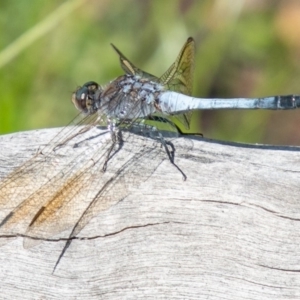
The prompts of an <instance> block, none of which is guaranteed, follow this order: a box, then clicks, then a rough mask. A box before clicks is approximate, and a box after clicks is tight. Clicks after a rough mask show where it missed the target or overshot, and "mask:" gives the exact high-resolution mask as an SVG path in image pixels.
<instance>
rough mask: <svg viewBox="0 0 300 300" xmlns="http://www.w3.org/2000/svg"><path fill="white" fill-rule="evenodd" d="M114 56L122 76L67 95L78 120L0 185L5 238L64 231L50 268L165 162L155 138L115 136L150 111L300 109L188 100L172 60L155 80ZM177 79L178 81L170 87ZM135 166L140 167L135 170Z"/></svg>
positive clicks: (29, 238) (289, 103)
mask: <svg viewBox="0 0 300 300" xmlns="http://www.w3.org/2000/svg"><path fill="white" fill-rule="evenodd" d="M193 44H194V42H193V40H191V39H188V41H187V43H186V44H185V46H184V47H183V50H182V51H181V55H179V59H178V58H177V61H178V62H180V61H182V62H183V61H185V62H186V61H187V65H188V66H189V67H191V66H192V64H191V60H189V59H187V60H186V59H181V57H183V56H185V55H187V53H193V50H191V49H192V48H193V47H192V46H193ZM190 47H191V48H190ZM186 49H187V50H186ZM191 55H192V57H193V54H191ZM120 61H121V66H123V67H124V68H125V67H126V68H127V69H126V70H125V73H126V74H124V75H121V76H119V77H117V78H116V79H114V80H112V81H111V82H110V83H108V84H107V85H106V86H104V87H102V86H101V85H99V84H98V83H96V82H94V81H89V82H87V83H86V84H84V85H83V86H82V87H79V88H78V89H77V90H76V91H75V92H74V93H73V94H72V102H73V104H74V105H75V107H76V108H77V109H78V110H79V111H80V113H82V114H83V115H84V116H85V117H84V118H83V119H79V120H78V119H76V120H75V123H76V124H77V125H76V126H67V127H65V128H63V129H62V131H61V132H60V133H59V134H58V135H57V136H55V137H54V138H53V140H52V141H51V142H49V144H48V145H46V146H45V148H43V149H42V150H41V151H39V152H38V153H37V154H36V155H35V156H34V157H33V158H32V159H30V160H29V161H27V162H25V163H24V164H23V165H22V166H20V167H18V168H17V169H16V170H15V171H13V172H12V173H11V174H9V175H8V176H7V177H5V178H4V179H3V180H2V182H1V184H0V209H1V211H3V212H4V213H2V214H1V215H0V236H2V237H8V238H9V239H12V238H15V237H17V236H22V237H23V238H24V242H23V245H24V247H25V248H30V247H33V246H35V245H37V244H38V243H40V242H42V241H50V240H51V238H53V237H57V236H59V234H61V233H62V232H64V231H66V230H67V238H65V240H66V243H65V246H64V247H63V250H62V252H61V255H60V257H59V258H58V260H57V262H56V264H55V267H54V269H55V268H56V267H57V265H58V263H59V262H60V260H61V258H62V257H63V255H64V253H65V252H66V250H67V249H68V247H69V246H70V244H71V241H72V240H73V239H74V238H75V237H76V236H78V234H79V233H80V232H81V230H82V229H83V228H84V227H85V226H86V225H87V224H88V223H89V222H90V220H91V219H92V218H93V217H95V216H96V215H98V214H99V213H100V212H101V211H103V210H106V209H108V208H110V207H111V206H112V205H115V204H117V203H118V202H119V201H120V200H122V199H124V198H125V197H126V196H128V195H129V194H130V187H131V186H138V185H139V184H141V183H142V182H144V181H145V180H146V179H147V178H148V177H149V176H150V175H151V174H152V173H153V172H154V170H155V169H156V168H157V165H153V163H152V162H153V160H154V158H157V157H159V159H160V161H162V160H164V159H165V153H164V151H162V150H161V147H160V146H158V145H159V144H160V143H161V142H162V143H164V141H161V139H160V140H158V141H157V140H153V143H152V144H151V146H150V147H145V149H141V148H140V147H136V145H135V143H134V137H133V136H132V135H128V137H127V138H126V139H122V136H121V134H120V133H122V131H126V130H130V129H133V128H135V125H136V124H137V125H140V126H137V127H138V128H139V129H138V130H141V131H143V130H145V128H148V127H147V126H145V127H143V126H142V125H143V120H145V119H147V118H149V117H151V116H153V115H156V114H159V115H162V116H164V117H165V118H166V119H168V118H169V117H172V116H174V115H178V114H185V113H190V112H192V111H194V110H199V109H295V108H299V107H300V96H299V95H285V96H271V97H265V98H232V99H221V98H220V99H215V98H214V99H210V98H196V97H192V96H190V95H189V92H188V90H187V89H186V90H184V93H180V92H179V91H178V89H179V87H182V86H184V85H185V83H184V82H185V81H184V80H186V79H187V78H190V76H183V77H181V76H179V75H178V74H177V73H178V72H179V71H180V70H184V68H183V67H178V65H180V64H179V63H176V62H175V65H174V66H173V65H172V66H171V67H170V68H169V70H170V71H167V72H166V73H165V74H169V75H170V74H171V75H170V76H167V75H165V76H164V75H163V76H162V77H160V78H159V79H157V78H156V77H155V76H153V75H151V74H150V75H147V74H148V73H146V72H144V71H141V70H139V69H137V68H136V67H135V66H134V65H133V64H132V63H130V62H129V61H128V60H127V59H126V58H125V57H124V56H123V55H120ZM183 65H184V64H182V66H183ZM179 73H180V72H179ZM172 74H173V75H172ZM174 74H175V76H174ZM168 78H169V79H168ZM182 78H183V79H182ZM179 79H180V80H179ZM176 82H177V83H178V82H179V83H178V84H177V85H176V84H175V83H176ZM168 86H170V88H171V90H170V89H169V88H168ZM102 122H105V123H106V124H107V129H108V134H109V138H108V139H107V142H102V143H99V142H98V139H97V128H96V126H97V124H99V123H102ZM170 123H172V122H171V121H170ZM150 130H152V131H153V132H156V131H155V128H154V129H153V128H151V127H150ZM158 136H159V137H161V135H160V134H158ZM124 144H126V145H127V146H128V147H129V148H127V152H126V156H127V158H126V160H124V159H123V160H119V159H114V158H116V157H117V156H118V154H119V153H120V152H121V151H126V147H124ZM165 145H166V143H165ZM71 153H72V155H70V154H71ZM108 162H109V167H108ZM114 162H115V163H114ZM101 170H102V172H100V171H101ZM137 170H143V172H139V173H138V174H136V172H137ZM79 207H80V209H79ZM63 236H64V237H65V235H63ZM1 240H2V241H3V243H4V242H6V240H5V239H4V238H1V239H0V243H1Z"/></svg>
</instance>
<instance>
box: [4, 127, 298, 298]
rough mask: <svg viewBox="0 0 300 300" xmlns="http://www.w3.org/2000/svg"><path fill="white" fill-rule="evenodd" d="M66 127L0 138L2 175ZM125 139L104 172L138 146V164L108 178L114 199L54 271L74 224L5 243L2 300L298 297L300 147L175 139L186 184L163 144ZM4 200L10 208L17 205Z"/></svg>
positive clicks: (86, 146)
mask: <svg viewBox="0 0 300 300" xmlns="http://www.w3.org/2000/svg"><path fill="white" fill-rule="evenodd" d="M57 132H58V129H52V130H39V131H31V132H22V133H17V134H12V135H4V136H1V137H0V147H1V148H0V176H1V177H2V178H3V177H5V176H6V175H7V174H8V173H9V172H10V171H11V170H12V169H13V168H14V167H17V166H19V165H20V164H22V163H23V162H24V161H26V160H27V159H28V158H29V157H31V156H33V155H35V154H36V153H37V151H38V149H42V148H43V145H45V144H47V143H48V141H49V139H50V138H51V137H53V136H54V135H55V134H56V133H57ZM125 137H126V139H125V143H124V145H123V147H122V149H121V150H120V151H119V152H118V153H117V154H116V155H114V157H112V158H111V160H110V161H109V162H108V166H107V172H106V175H105V176H107V178H109V176H111V177H112V178H115V177H113V176H114V175H115V172H117V167H118V166H119V165H120V164H122V163H124V162H126V160H128V159H130V157H131V158H132V157H137V155H139V153H140V154H141V155H140V156H139V162H138V163H136V164H132V165H129V167H128V168H125V169H124V172H123V173H122V176H121V179H122V180H121V179H120V180H118V181H116V184H115V185H111V186H110V187H111V188H112V191H114V188H115V189H116V194H117V196H116V198H114V199H113V200H112V202H111V204H112V205H111V206H110V207H109V208H107V209H105V208H106V207H105V208H103V209H99V212H97V214H96V215H95V216H93V218H91V219H90V220H89V222H88V224H87V225H86V226H85V227H84V228H83V230H82V231H81V232H80V233H79V234H78V235H77V238H75V239H74V240H73V241H72V243H71V245H70V247H69V248H68V249H67V251H66V252H65V254H64V256H63V257H62V259H61V261H60V263H59V264H58V266H57V268H56V270H55V272H54V273H53V268H54V265H55V263H56V261H57V259H58V257H59V255H60V254H61V251H62V249H63V247H64V245H65V241H64V240H63V239H61V237H68V235H69V233H70V231H68V230H65V231H63V232H62V233H60V234H61V235H58V236H59V238H57V239H55V237H56V236H54V237H53V240H52V241H50V240H45V241H42V242H41V243H38V244H37V245H36V246H34V247H32V248H28V249H24V247H23V241H24V238H23V237H17V238H14V239H9V242H8V243H3V244H4V245H3V246H2V247H1V248H0V266H1V267H0V299H63V298H65V299H139V298H143V299H300V152H299V151H300V148H297V147H290V148H289V147H282V148H280V147H267V146H265V147H263V146H247V145H240V144H226V143H220V142H215V141H209V140H206V139H192V138H189V137H187V138H177V139H173V140H172V143H173V144H174V146H175V149H176V152H175V162H176V164H177V165H178V167H179V168H181V170H182V171H183V172H184V173H185V174H186V176H187V180H186V181H183V180H182V175H181V174H180V172H179V171H178V170H177V169H176V168H175V167H174V166H173V165H172V164H171V163H170V162H169V160H168V159H167V156H166V153H165V152H164V150H163V149H162V147H161V146H160V144H159V143H156V142H154V141H153V140H151V139H147V138H141V137H138V136H136V135H130V136H128V135H125ZM105 138H107V135H102V136H98V137H97V138H96V141H93V142H91V141H87V142H85V143H83V144H82V145H80V146H79V147H77V150H76V151H78V149H80V151H82V153H85V151H88V150H87V149H90V143H93V147H94V148H93V149H97V147H96V146H97V144H99V145H100V141H101V140H102V139H105ZM133 141H134V142H135V147H134V148H133V146H132V142H133ZM70 149H71V148H70ZM151 149H152V152H151V151H150V150H151ZM148 150H149V151H148ZM76 151H73V152H76ZM77 154H78V152H76V154H75V153H74V155H77ZM71 155H72V151H71V150H70V151H69V152H68V156H71ZM130 155H132V156H130ZM143 161H144V162H145V164H144V166H143V164H142V162H143ZM57 165H58V168H59V166H60V160H58V163H57ZM143 171H144V175H142V174H143ZM49 172H50V171H49ZM62 176H63V175H62ZM98 176H99V177H101V176H104V175H103V173H101V171H100V170H99V175H98ZM126 176H127V178H128V180H126V179H124V178H125V177H126ZM38 180H39V179H37V181H35V180H32V182H28V185H30V184H33V185H34V184H37V182H38ZM97 183H98V185H94V186H93V189H99V190H100V189H101V188H102V187H103V182H102V181H101V180H100V179H99V181H97ZM122 185H124V186H125V188H126V190H127V193H125V194H124V193H123V194H122V193H121V192H120V191H121V188H122ZM53 188H55V187H53ZM119 192H120V193H119ZM19 193H20V192H19ZM118 193H119V194H118ZM109 195H111V194H109ZM118 195H120V196H124V195H125V197H122V198H121V199H119V198H118ZM105 199H106V200H107V199H108V196H107V197H105ZM105 199H104V200H105ZM0 201H2V202H4V203H5V204H4V205H3V206H4V207H2V211H5V212H6V213H7V211H9V209H13V208H14V207H13V205H12V204H9V203H8V202H9V201H7V202H5V201H3V199H0ZM77 205H79V204H77ZM33 209H34V208H33ZM76 209H77V207H76ZM0 216H2V219H3V217H4V216H5V213H3V214H2V215H0ZM6 239H7V236H6V235H5V234H2V235H1V236H0V240H3V241H4V240H6Z"/></svg>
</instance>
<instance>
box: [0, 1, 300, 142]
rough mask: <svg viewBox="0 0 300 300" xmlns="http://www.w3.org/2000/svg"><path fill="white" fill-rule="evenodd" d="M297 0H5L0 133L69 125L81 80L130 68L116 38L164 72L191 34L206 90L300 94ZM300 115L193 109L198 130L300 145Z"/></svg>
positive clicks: (199, 89) (149, 67) (0, 28)
mask: <svg viewBox="0 0 300 300" xmlns="http://www.w3.org/2000/svg"><path fill="white" fill-rule="evenodd" d="M291 3H292V2H289V1H276V2H270V1H264V0H262V1H251V0H240V1H238V2H235V3H234V4H233V2H232V1H230V0H215V1H213V0H202V1H192V0H164V1H159V0H143V1H141V0H73V1H62V0H51V1H48V0H30V5H29V2H28V1H27V0H2V1H1V4H0V8H1V9H0V34H1V37H2V38H1V40H0V47H1V48H0V49H1V50H0V89H1V96H0V133H7V132H13V131H18V130H28V129H34V128H41V127H52V126H64V125H66V124H67V123H68V122H69V121H70V120H71V119H72V118H73V117H74V116H75V115H76V114H77V112H76V110H75V108H74V107H73V105H72V103H71V101H70V97H71V93H72V91H74V90H75V89H76V87H77V86H78V85H82V84H83V83H85V82H87V81H89V80H94V81H96V82H98V83H101V84H105V83H107V82H109V81H110V80H112V79H114V78H115V77H117V76H119V75H121V74H122V73H123V71H122V70H121V68H120V66H119V62H118V57H117V55H116V53H115V52H114V51H113V50H112V48H111V46H110V43H114V44H115V45H116V46H117V47H118V48H119V49H120V50H121V51H122V52H123V53H124V54H125V55H126V56H127V57H128V58H129V59H130V60H131V61H132V62H133V63H134V64H135V65H136V66H138V67H140V68H141V69H143V70H145V71H147V72H149V73H152V74H154V75H157V76H160V75H161V74H162V73H163V72H164V71H165V70H166V69H167V68H168V67H169V66H170V65H171V63H172V62H173V61H174V60H175V58H176V56H177V54H178V52H179V50H180V49H181V47H182V45H183V43H184V42H185V40H186V38H187V37H188V36H193V37H194V38H195V40H196V43H197V51H196V62H195V63H196V68H195V70H196V71H195V81H194V95H196V96H199V97H257V96H267V95H274V94H291V93H294V94H296V93H298V94H299V93H300V87H299V84H298V79H299V78H300V64H299V54H298V53H299V48H300V39H299V41H297V40H296V38H295V37H297V36H300V35H299V34H297V32H296V33H295V32H294V31H296V30H298V29H297V28H299V27H300V26H297V25H299V24H293V23H294V22H296V20H297V14H295V11H298V19H299V20H300V8H299V5H298V4H297V2H295V3H294V4H291ZM290 12H293V14H291V13H290ZM295 15H296V17H295ZM289 24H290V26H288V25H289ZM298 31H299V30H298ZM20 37H22V38H20ZM298 120H300V113H299V111H292V112H283V111H282V112H267V111H252V112H246V111H235V112H233V111H217V112H216V111H205V112H199V113H197V114H195V116H194V119H193V125H192V126H193V128H192V131H193V132H195V131H197V132H202V133H203V134H204V136H206V137H211V138H219V139H225V140H231V141H242V142H251V143H254V142H264V143H266V142H267V143H272V144H276V143H277V144H296V145H299V144H300V131H299V130H298V128H297V122H298Z"/></svg>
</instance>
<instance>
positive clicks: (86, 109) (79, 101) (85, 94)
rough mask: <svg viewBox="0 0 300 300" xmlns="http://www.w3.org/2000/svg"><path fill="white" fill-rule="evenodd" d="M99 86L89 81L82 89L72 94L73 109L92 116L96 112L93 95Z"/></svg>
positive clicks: (79, 88)
mask: <svg viewBox="0 0 300 300" xmlns="http://www.w3.org/2000/svg"><path fill="white" fill-rule="evenodd" d="M99 89H101V88H100V86H99V85H98V84H97V83H96V82H94V81H89V82H87V83H85V84H84V85H83V86H82V87H78V88H77V90H76V91H75V92H74V93H73V94H72V102H73V104H74V105H75V107H76V108H77V109H78V110H79V111H81V112H83V113H84V114H92V113H95V112H96V110H97V109H96V108H95V93H96V92H97V91H99Z"/></svg>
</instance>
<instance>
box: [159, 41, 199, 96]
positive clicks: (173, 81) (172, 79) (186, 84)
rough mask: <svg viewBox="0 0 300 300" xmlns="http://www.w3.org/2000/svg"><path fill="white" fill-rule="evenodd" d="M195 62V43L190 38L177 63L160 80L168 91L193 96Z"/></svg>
mask: <svg viewBox="0 0 300 300" xmlns="http://www.w3.org/2000/svg"><path fill="white" fill-rule="evenodd" d="M194 61H195V41H194V39H193V38H191V37H190V38H188V39H187V41H186V42H185V44H184V45H183V47H182V49H181V51H180V53H179V55H178V57H177V59H176V61H175V62H174V63H173V64H172V65H171V66H170V67H169V69H168V70H167V71H166V72H165V73H164V74H163V75H162V76H161V77H160V78H159V80H160V82H161V83H162V84H164V85H166V87H167V89H169V90H172V91H176V92H179V93H182V94H186V95H191V94H192V89H193V77H194Z"/></svg>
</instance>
